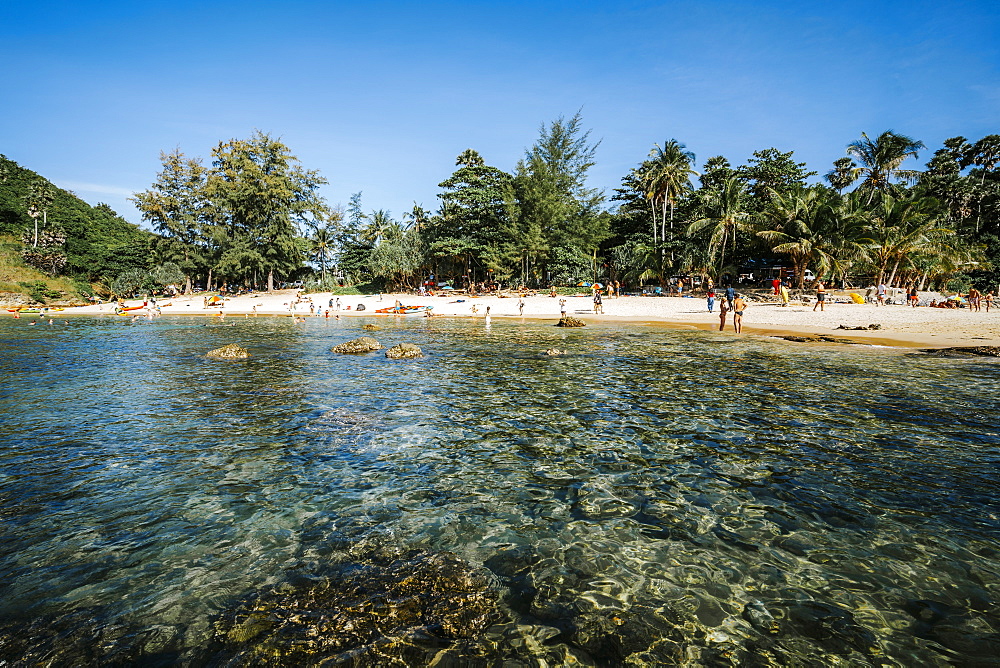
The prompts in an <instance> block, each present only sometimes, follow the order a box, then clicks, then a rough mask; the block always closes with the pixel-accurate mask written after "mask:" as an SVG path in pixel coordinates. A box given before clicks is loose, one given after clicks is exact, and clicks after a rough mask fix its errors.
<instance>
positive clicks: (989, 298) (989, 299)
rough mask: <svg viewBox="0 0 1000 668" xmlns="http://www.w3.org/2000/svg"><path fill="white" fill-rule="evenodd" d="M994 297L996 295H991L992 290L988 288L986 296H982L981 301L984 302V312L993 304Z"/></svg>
mask: <svg viewBox="0 0 1000 668" xmlns="http://www.w3.org/2000/svg"><path fill="white" fill-rule="evenodd" d="M994 299H996V297H994V296H993V291H992V290H990V291H989V292H987V293H986V296H985V297H983V301H984V302H985V303H986V312H987V313H989V312H990V307H991V306H993V300H994Z"/></svg>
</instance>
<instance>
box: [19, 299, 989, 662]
mask: <svg viewBox="0 0 1000 668" xmlns="http://www.w3.org/2000/svg"><path fill="white" fill-rule="evenodd" d="M67 320H69V324H66V325H63V324H59V323H57V324H56V325H53V326H47V325H42V326H35V327H29V326H27V325H26V323H25V321H24V320H23V319H22V320H13V319H9V320H4V321H0V346H2V348H0V349H2V351H3V352H2V354H0V378H2V383H3V384H2V389H0V415H2V418H0V420H2V426H3V433H4V435H5V436H4V439H3V443H2V446H0V529H2V532H3V534H2V535H3V537H4V540H3V541H2V543H0V659H6V660H16V659H17V658H18V657H17V656H12V654H14V653H16V652H23V651H24V647H25V644H27V645H29V646H30V645H31V642H32V639H33V638H37V642H36V644H37V645H39V646H42V645H44V651H49V652H56V651H58V649H52V648H53V647H56V648H57V647H58V645H59V643H60V642H64V643H67V644H72V646H73V649H72V652H84V654H85V657H86V658H87V660H90V661H96V662H100V661H101V658H102V657H107V656H109V654H108V652H112V651H122V648H123V647H124V648H127V651H128V652H130V654H129V656H131V657H138V658H137V659H135V660H136V661H137V662H140V663H157V662H160V663H167V664H169V663H175V662H183V663H188V664H191V665H199V664H201V663H203V662H205V661H206V660H207V658H206V655H205V654H204V651H205V650H204V647H205V646H206V643H207V640H208V637H209V635H210V629H211V624H212V623H213V620H214V619H216V618H217V616H218V615H219V614H220V613H222V612H223V611H224V610H226V609H228V608H231V607H232V606H233V605H234V604H236V603H237V602H238V601H240V600H242V599H243V598H245V597H246V596H247V595H248V594H249V593H250V592H254V591H263V590H267V589H269V588H273V587H275V586H278V585H281V584H282V583H285V582H289V581H291V580H294V579H295V578H296V577H297V576H299V575H302V574H308V573H313V572H315V571H316V570H317V569H320V568H321V567H322V564H323V562H324V561H325V560H329V559H333V558H335V557H336V556H337V555H338V554H340V553H342V552H343V551H344V550H347V549H348V547H347V546H349V545H357V544H359V543H364V542H365V541H373V540H378V541H382V542H391V543H393V544H398V545H400V546H402V547H405V548H421V549H426V550H431V551H440V550H446V551H451V552H454V553H456V554H457V555H459V556H460V557H462V558H463V559H465V560H467V561H468V562H470V563H471V564H473V565H475V566H485V567H486V568H488V569H489V570H490V571H491V572H492V573H494V574H495V576H496V584H495V586H496V588H497V590H498V592H499V593H500V595H501V600H502V605H503V606H504V608H505V610H506V611H507V612H508V613H509V614H510V616H511V618H512V619H513V620H515V622H517V623H518V624H521V625H522V626H524V625H534V627H544V628H551V629H553V631H551V632H546V633H542V634H541V635H540V637H542V638H543V640H544V643H543V644H545V645H547V646H549V647H552V646H556V645H563V646H568V647H570V648H572V650H573V652H574V656H577V657H582V659H580V660H581V661H582V662H583V663H593V664H596V665H622V664H625V663H629V664H630V665H643V664H645V665H663V664H668V663H688V664H691V665H703V664H706V663H709V664H713V665H715V664H719V665H725V664H727V663H732V664H733V665H748V664H753V665H788V664H789V663H798V664H815V665H828V664H830V663H835V662H841V663H847V664H855V665H856V664H859V663H860V664H865V663H867V664H885V665H901V666H909V665H953V664H955V663H960V664H961V663H965V664H977V663H983V664H985V663H988V662H991V661H994V660H995V658H996V657H997V656H1000V600H998V598H1000V493H998V481H1000V421H998V418H1000V411H998V409H1000V405H998V400H997V398H996V397H997V394H996V388H997V387H998V386H1000V364H998V363H997V362H996V361H993V360H982V359H968V360H966V359H941V358H934V357H929V356H925V355H922V354H919V353H912V352H906V351H899V350H890V349H884V348H872V347H862V346H822V347H817V346H804V345H798V344H790V343H787V342H783V341H772V340H767V339H759V338H758V339H755V338H751V337H746V338H734V337H731V336H720V335H715V334H712V333H706V332H683V331H675V330H668V329H657V328H643V327H634V326H629V327H627V328H625V329H621V330H619V329H616V328H614V327H611V326H589V327H587V328H584V329H580V330H560V329H557V328H554V327H552V326H551V324H548V323H532V322H521V321H503V320H494V321H493V324H492V327H491V328H489V329H486V328H484V327H483V324H482V322H481V321H479V322H477V323H472V322H469V321H447V320H443V319H434V320H426V319H420V318H410V319H388V318H386V319H374V318H373V319H371V320H363V319H344V320H340V321H324V320H321V319H311V320H310V321H309V322H306V323H304V324H295V323H293V322H292V321H291V319H290V318H282V319H277V318H255V319H250V320H244V319H235V320H231V321H230V322H231V323H232V325H233V326H231V327H229V326H220V323H218V321H215V320H213V321H211V326H207V327H206V326H205V323H206V322H208V320H207V319H205V318H171V319H167V318H162V319H159V320H156V321H153V322H149V321H145V320H140V321H137V322H134V323H133V322H131V321H130V320H126V319H123V318H113V317H106V318H93V319H83V318H79V319H68V318H67ZM364 322H377V323H378V324H380V325H382V326H383V327H384V329H383V330H382V331H379V332H376V333H374V334H373V335H374V336H376V337H377V338H378V339H379V340H380V341H382V342H383V343H384V344H386V345H391V344H393V343H398V342H404V341H405V342H412V343H416V344H417V345H419V346H420V347H421V348H422V349H423V350H424V352H425V354H426V356H425V357H424V358H422V359H419V360H413V361H392V360H387V359H385V357H384V356H383V355H381V354H380V353H374V354H371V355H366V356H360V357H354V356H336V355H333V354H331V353H330V352H329V349H330V347H331V346H332V345H335V344H337V343H340V342H342V341H345V340H348V339H351V338H355V337H357V336H361V335H364V334H367V332H364V331H362V330H361V324H363V323H364ZM231 342H235V343H239V344H241V345H243V346H245V347H246V348H248V349H249V350H250V351H251V353H252V355H253V357H252V358H250V359H249V360H243V361H211V360H207V359H206V358H205V357H204V354H205V353H206V352H207V351H208V350H210V349H213V348H216V347H218V346H221V345H224V344H226V343H231ZM552 347H556V348H559V349H562V350H565V351H566V352H567V354H566V355H565V356H557V357H546V356H545V355H543V354H542V353H543V351H545V350H546V349H547V348H552ZM583 619H608V620H612V621H611V622H609V626H608V628H607V629H605V630H604V631H603V632H602V633H598V634H593V633H592V634H590V635H589V636H587V637H584V634H583V633H582V632H579V628H580V626H581V624H582V623H583V622H581V621H580V620H583ZM53 628H55V629H60V632H59V634H54V633H52V632H49V630H51V629H53ZM574 629H576V631H574ZM84 634H87V635H86V637H85V639H84V640H81V635H84ZM12 637H17V638H19V639H20V640H19V641H18V642H17V643H14V642H12V641H11V640H10V638H12ZM86 638H93V642H92V643H91V642H89V641H88V640H86ZM26 639H27V640H26ZM81 647H83V648H85V649H84V650H81V649H80V648H81ZM39 651H40V652H41V651H43V650H39ZM546 651H548V650H541V649H539V648H538V647H536V646H535V645H534V644H532V643H526V644H524V646H523V652H524V654H523V657H521V658H522V659H523V660H524V661H525V665H531V664H530V663H529V662H530V661H531V660H532V659H533V658H537V657H539V656H542V655H543V654H545V652H546ZM61 656H63V657H64V658H65V656H66V655H65V654H64V655H61ZM70 656H72V654H70ZM81 656H84V655H81ZM548 656H550V655H548ZM81 661H83V659H82V658H81Z"/></svg>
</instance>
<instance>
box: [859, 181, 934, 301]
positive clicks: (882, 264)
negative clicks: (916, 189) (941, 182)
mask: <svg viewBox="0 0 1000 668" xmlns="http://www.w3.org/2000/svg"><path fill="white" fill-rule="evenodd" d="M940 220H941V207H940V204H939V203H938V201H937V200H936V199H934V198H932V197H920V198H905V199H901V198H896V197H893V196H891V195H885V196H883V197H881V198H879V201H878V203H877V204H876V206H875V207H874V209H872V211H871V221H870V223H869V224H868V226H867V232H866V238H865V239H864V243H865V244H866V246H867V248H868V254H869V255H870V257H871V261H872V264H873V265H874V267H875V270H876V272H877V277H876V281H877V282H878V283H882V282H883V281H884V280H886V279H887V280H888V282H889V284H890V285H891V284H892V283H893V282H894V281H895V278H896V275H897V272H898V271H899V270H900V269H901V268H906V267H907V266H908V263H909V262H910V260H911V259H912V257H914V256H916V255H917V254H921V253H923V254H935V253H938V252H940V251H941V250H943V249H944V248H945V246H946V245H947V244H946V242H947V237H948V235H949V234H951V231H950V230H946V229H944V228H942V227H940V226H939V223H940Z"/></svg>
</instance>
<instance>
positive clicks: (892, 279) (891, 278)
mask: <svg viewBox="0 0 1000 668" xmlns="http://www.w3.org/2000/svg"><path fill="white" fill-rule="evenodd" d="M897 269H899V258H896V264H894V265H892V273H891V274H889V285H892V284H894V283H895V282H896V270H897Z"/></svg>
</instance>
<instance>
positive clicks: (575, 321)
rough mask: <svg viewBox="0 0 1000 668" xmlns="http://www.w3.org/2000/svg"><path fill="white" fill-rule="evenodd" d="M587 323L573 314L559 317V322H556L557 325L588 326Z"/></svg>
mask: <svg viewBox="0 0 1000 668" xmlns="http://www.w3.org/2000/svg"><path fill="white" fill-rule="evenodd" d="M586 325H587V323H585V322H584V321H583V320H580V319H579V318H574V317H573V316H571V315H564V316H563V317H561V318H559V322H558V323H556V327H586Z"/></svg>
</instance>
